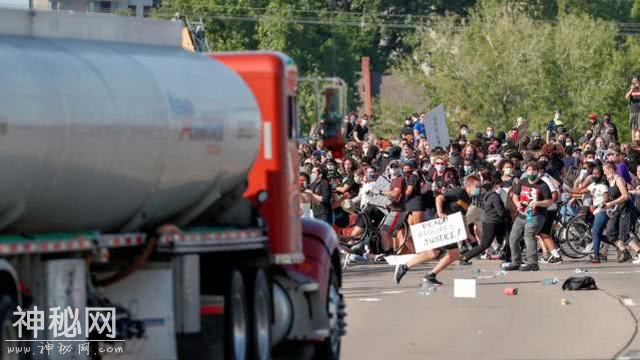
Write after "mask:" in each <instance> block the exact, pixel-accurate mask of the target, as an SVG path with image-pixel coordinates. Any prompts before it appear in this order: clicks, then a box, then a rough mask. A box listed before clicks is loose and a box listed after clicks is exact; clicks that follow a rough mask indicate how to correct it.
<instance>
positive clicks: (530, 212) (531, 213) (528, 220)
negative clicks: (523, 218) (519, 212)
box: [527, 207, 533, 224]
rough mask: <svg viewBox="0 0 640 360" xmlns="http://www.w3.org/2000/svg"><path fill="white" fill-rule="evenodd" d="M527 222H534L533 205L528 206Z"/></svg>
mask: <svg viewBox="0 0 640 360" xmlns="http://www.w3.org/2000/svg"><path fill="white" fill-rule="evenodd" d="M527 224H533V209H532V208H531V207H528V208H527Z"/></svg>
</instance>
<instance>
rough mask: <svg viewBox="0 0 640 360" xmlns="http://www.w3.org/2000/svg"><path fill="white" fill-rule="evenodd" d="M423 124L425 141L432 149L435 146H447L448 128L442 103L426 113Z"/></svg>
mask: <svg viewBox="0 0 640 360" xmlns="http://www.w3.org/2000/svg"><path fill="white" fill-rule="evenodd" d="M423 124H424V130H425V132H426V133H427V141H428V142H429V146H430V147H431V148H432V149H433V148H435V147H437V146H442V147H443V148H446V147H447V146H449V128H448V127H447V120H446V118H445V113H444V106H443V105H442V104H440V105H438V106H437V107H435V108H434V109H433V110H431V111H429V112H428V113H427V116H426V117H425V119H424V121H423Z"/></svg>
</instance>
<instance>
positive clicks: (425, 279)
mask: <svg viewBox="0 0 640 360" xmlns="http://www.w3.org/2000/svg"><path fill="white" fill-rule="evenodd" d="M422 281H423V282H428V283H430V284H432V285H442V283H441V282H440V281H438V279H436V274H428V275H427V276H425V277H423V278H422Z"/></svg>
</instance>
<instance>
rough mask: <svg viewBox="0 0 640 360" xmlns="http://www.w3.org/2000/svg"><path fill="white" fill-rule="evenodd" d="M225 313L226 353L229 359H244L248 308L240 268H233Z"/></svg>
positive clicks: (225, 298)
mask: <svg viewBox="0 0 640 360" xmlns="http://www.w3.org/2000/svg"><path fill="white" fill-rule="evenodd" d="M224 309H225V310H224V314H225V339H226V340H225V355H226V359H229V360H244V359H246V358H247V348H248V346H247V345H248V340H249V337H248V331H247V330H248V316H247V315H248V310H247V297H246V291H245V286H244V281H243V279H242V274H241V273H240V271H238V270H232V271H231V272H230V274H229V278H228V281H227V289H226V292H225V294H224Z"/></svg>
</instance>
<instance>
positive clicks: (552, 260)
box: [547, 256, 562, 264]
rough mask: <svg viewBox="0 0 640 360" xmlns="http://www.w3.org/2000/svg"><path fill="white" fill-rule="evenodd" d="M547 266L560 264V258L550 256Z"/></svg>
mask: <svg viewBox="0 0 640 360" xmlns="http://www.w3.org/2000/svg"><path fill="white" fill-rule="evenodd" d="M547 263H548V264H562V256H552V257H550V258H549V260H548V261H547Z"/></svg>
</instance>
